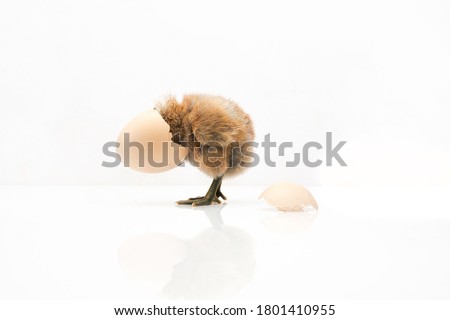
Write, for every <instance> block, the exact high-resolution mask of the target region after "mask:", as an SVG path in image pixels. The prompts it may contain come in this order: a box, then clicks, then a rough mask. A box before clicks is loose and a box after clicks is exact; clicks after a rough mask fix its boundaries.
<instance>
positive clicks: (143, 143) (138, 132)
mask: <svg viewBox="0 0 450 320" xmlns="http://www.w3.org/2000/svg"><path fill="white" fill-rule="evenodd" d="M169 130H170V127H169V125H168V124H167V123H166V122H165V121H164V119H163V118H162V117H161V115H160V114H159V112H158V111H156V110H153V109H151V110H147V111H145V112H143V113H141V114H139V115H138V116H136V117H135V118H134V119H132V120H131V121H130V122H128V124H127V125H126V126H125V127H124V128H123V130H122V132H120V134H119V137H118V139H117V141H118V142H119V148H118V149H117V151H118V153H119V154H120V156H121V158H122V163H123V164H124V166H126V167H130V168H131V169H133V170H136V171H140V172H145V173H158V172H164V171H167V170H170V169H173V168H175V167H176V166H177V165H179V164H180V163H181V162H183V161H184V159H185V158H186V156H187V153H188V150H187V148H184V147H182V146H180V145H178V144H176V143H173V142H172V140H171V138H172V134H171V133H170V132H169ZM126 134H128V137H126ZM125 142H128V143H127V145H128V147H127V146H126V145H125Z"/></svg>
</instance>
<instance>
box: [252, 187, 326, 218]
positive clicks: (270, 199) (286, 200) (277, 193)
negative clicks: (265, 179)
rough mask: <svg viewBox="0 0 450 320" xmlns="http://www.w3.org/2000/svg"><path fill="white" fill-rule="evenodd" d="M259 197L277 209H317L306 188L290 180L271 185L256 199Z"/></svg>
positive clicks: (293, 210) (291, 210)
mask: <svg viewBox="0 0 450 320" xmlns="http://www.w3.org/2000/svg"><path fill="white" fill-rule="evenodd" d="M261 198H264V199H265V200H266V201H267V203H268V204H270V205H271V206H273V207H275V208H277V209H278V210H279V211H285V212H295V211H309V210H317V209H318V206H317V202H316V200H315V199H314V197H313V195H312V194H311V193H310V192H309V191H308V189H306V188H305V187H304V186H302V185H299V184H296V183H291V182H281V183H276V184H273V185H271V186H270V187H268V188H267V189H266V190H264V192H263V193H262V194H261V195H260V196H259V198H258V199H261Z"/></svg>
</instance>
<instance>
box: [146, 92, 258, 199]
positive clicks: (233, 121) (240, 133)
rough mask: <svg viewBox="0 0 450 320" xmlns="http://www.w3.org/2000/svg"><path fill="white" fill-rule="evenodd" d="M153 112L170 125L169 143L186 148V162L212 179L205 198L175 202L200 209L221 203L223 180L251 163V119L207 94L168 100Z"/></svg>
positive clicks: (220, 98) (237, 109)
mask: <svg viewBox="0 0 450 320" xmlns="http://www.w3.org/2000/svg"><path fill="white" fill-rule="evenodd" d="M155 109H157V110H158V111H159V113H160V114H161V116H162V117H163V119H164V120H165V121H166V122H167V123H168V124H169V126H170V132H171V133H172V135H173V137H172V140H173V141H174V142H175V143H178V144H180V145H182V146H185V147H188V156H187V159H188V161H189V162H190V163H191V164H192V165H194V166H196V167H198V168H199V169H200V170H201V171H203V172H204V173H206V174H207V175H209V176H211V177H213V179H214V180H213V182H212V183H211V186H210V188H209V190H208V192H207V193H206V195H205V196H204V197H197V198H189V199H188V200H181V201H178V202H177V203H178V204H192V205H193V206H203V205H210V204H213V203H214V202H217V203H220V200H219V197H222V198H223V199H224V200H226V197H225V196H224V195H223V193H222V192H221V191H220V186H221V184H222V178H223V177H224V176H233V175H237V174H239V173H241V172H242V171H243V169H245V161H247V165H248V161H250V160H251V159H250V156H251V154H252V149H251V144H250V142H252V141H253V139H254V131H253V123H252V120H251V119H250V116H249V115H248V114H246V113H245V112H244V111H242V109H241V108H240V107H239V106H238V105H237V104H236V103H235V102H233V101H231V100H227V99H225V98H222V97H218V96H209V95H186V96H184V98H183V101H182V102H181V103H179V102H177V100H176V99H175V98H173V97H171V98H169V99H167V100H166V101H165V102H164V103H161V104H159V105H158V106H157V107H156V108H155Z"/></svg>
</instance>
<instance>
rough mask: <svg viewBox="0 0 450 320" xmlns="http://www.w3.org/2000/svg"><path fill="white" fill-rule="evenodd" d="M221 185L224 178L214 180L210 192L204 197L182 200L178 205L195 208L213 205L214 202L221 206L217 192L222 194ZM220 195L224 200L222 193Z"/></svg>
mask: <svg viewBox="0 0 450 320" xmlns="http://www.w3.org/2000/svg"><path fill="white" fill-rule="evenodd" d="M221 184H222V177H217V178H214V180H213V181H212V183H211V186H210V187H209V189H208V192H207V193H206V195H205V196H204V197H196V198H189V199H188V200H180V201H177V204H190V205H192V206H194V207H196V206H207V205H211V204H213V203H214V202H216V203H219V204H220V203H221V201H220V200H219V197H218V195H217V192H218V191H219V192H220V185H221ZM220 194H221V195H222V198H224V197H223V194H222V192H220ZM224 199H225V198H224Z"/></svg>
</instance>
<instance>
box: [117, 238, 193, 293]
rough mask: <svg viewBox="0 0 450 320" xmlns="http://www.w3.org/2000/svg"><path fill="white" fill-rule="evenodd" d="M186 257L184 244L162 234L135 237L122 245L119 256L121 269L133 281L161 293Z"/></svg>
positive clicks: (177, 239) (179, 240)
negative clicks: (177, 265) (175, 268)
mask: <svg viewBox="0 0 450 320" xmlns="http://www.w3.org/2000/svg"><path fill="white" fill-rule="evenodd" d="M186 255H187V246H186V244H185V243H184V241H183V240H181V239H179V238H177V237H175V236H172V235H168V234H163V233H148V234H141V235H138V236H135V237H133V238H131V239H129V240H127V241H126V242H125V243H123V244H122V245H121V246H120V248H119V252H118V261H119V266H120V267H121V269H122V270H123V271H125V272H126V273H127V274H128V275H129V276H130V277H131V278H133V279H136V280H138V281H140V282H141V283H143V284H145V285H148V286H150V287H152V288H155V289H158V290H161V289H162V288H163V287H164V285H166V284H167V283H168V282H169V280H170V277H171V274H172V272H173V267H174V266H175V265H176V264H177V263H179V262H180V261H182V260H183V259H184V258H185V257H186Z"/></svg>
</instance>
